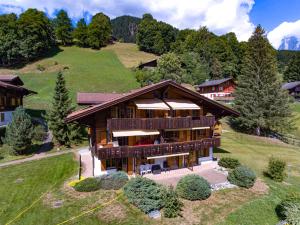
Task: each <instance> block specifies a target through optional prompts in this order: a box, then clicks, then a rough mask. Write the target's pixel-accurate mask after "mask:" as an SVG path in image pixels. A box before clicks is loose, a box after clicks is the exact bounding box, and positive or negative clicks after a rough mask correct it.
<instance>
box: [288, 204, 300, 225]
mask: <svg viewBox="0 0 300 225" xmlns="http://www.w3.org/2000/svg"><path fill="white" fill-rule="evenodd" d="M285 221H286V222H287V223H288V224H290V225H299V224H300V203H288V204H287V205H286V206H285Z"/></svg>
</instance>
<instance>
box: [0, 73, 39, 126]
mask: <svg viewBox="0 0 300 225" xmlns="http://www.w3.org/2000/svg"><path fill="white" fill-rule="evenodd" d="M23 85H24V83H23V82H22V80H21V79H20V78H19V77H18V76H15V75H0V127H1V126H6V125H7V124H8V123H10V122H11V120H12V112H13V111H14V110H15V109H16V108H17V107H18V106H21V105H23V97H24V96H26V95H29V94H36V92H34V91H31V90H28V89H26V88H24V87H22V86H23Z"/></svg>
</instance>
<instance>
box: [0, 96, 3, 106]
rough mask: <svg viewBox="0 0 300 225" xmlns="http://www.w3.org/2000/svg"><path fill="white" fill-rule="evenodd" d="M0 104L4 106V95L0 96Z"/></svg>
mask: <svg viewBox="0 0 300 225" xmlns="http://www.w3.org/2000/svg"><path fill="white" fill-rule="evenodd" d="M0 106H4V97H3V96H1V97H0Z"/></svg>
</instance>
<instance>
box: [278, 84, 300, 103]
mask: <svg viewBox="0 0 300 225" xmlns="http://www.w3.org/2000/svg"><path fill="white" fill-rule="evenodd" d="M282 89H284V90H287V91H288V92H289V94H290V95H291V96H293V97H294V98H295V99H297V100H300V81H294V82H290V83H285V84H283V85H282Z"/></svg>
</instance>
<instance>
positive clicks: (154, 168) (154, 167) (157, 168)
mask: <svg viewBox="0 0 300 225" xmlns="http://www.w3.org/2000/svg"><path fill="white" fill-rule="evenodd" d="M151 169H152V173H153V174H160V173H161V167H160V165H159V164H155V165H152V168H151Z"/></svg>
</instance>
